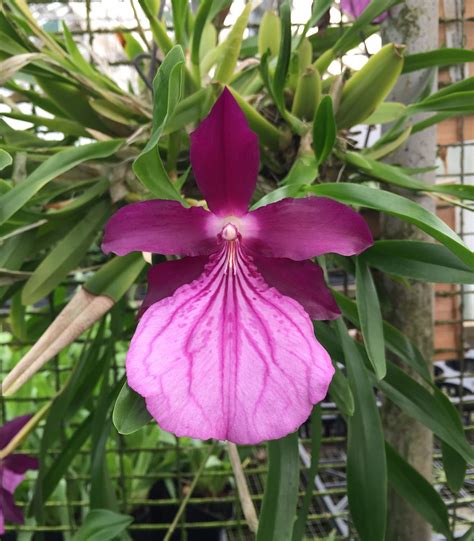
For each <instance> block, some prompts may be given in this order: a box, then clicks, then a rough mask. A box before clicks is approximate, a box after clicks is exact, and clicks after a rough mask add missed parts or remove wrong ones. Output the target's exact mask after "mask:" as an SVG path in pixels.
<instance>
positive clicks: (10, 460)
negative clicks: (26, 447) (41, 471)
mask: <svg viewBox="0 0 474 541" xmlns="http://www.w3.org/2000/svg"><path fill="white" fill-rule="evenodd" d="M3 464H4V466H5V468H8V469H9V470H11V471H13V472H15V473H25V472H26V470H37V469H38V468H39V462H38V459H36V458H34V457H32V456H30V455H25V454H23V453H15V454H13V455H8V456H7V457H5V458H4V459H3Z"/></svg>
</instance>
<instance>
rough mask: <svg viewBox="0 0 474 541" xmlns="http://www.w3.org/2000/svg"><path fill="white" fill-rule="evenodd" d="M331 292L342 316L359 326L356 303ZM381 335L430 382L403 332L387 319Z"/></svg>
mask: <svg viewBox="0 0 474 541" xmlns="http://www.w3.org/2000/svg"><path fill="white" fill-rule="evenodd" d="M332 293H333V295H334V297H335V299H336V301H337V304H338V306H339V308H340V309H341V311H342V314H343V315H344V317H345V318H346V319H348V320H349V321H350V322H351V323H352V324H353V325H355V326H356V327H358V328H360V321H359V314H358V312H357V305H356V303H355V302H354V301H351V300H350V299H349V298H348V297H346V296H345V295H342V294H341V293H339V292H337V291H334V290H333V291H332ZM383 335H384V340H385V344H386V346H387V348H388V349H389V350H390V351H392V352H393V353H394V354H395V355H397V356H398V357H399V358H400V359H401V360H402V361H404V362H405V363H406V364H407V365H408V366H410V367H411V368H413V369H414V370H415V371H416V372H417V373H418V374H419V375H420V376H421V377H422V378H423V379H424V380H425V381H426V382H428V383H429V384H431V373H430V371H429V370H428V365H427V363H426V361H425V359H424V358H423V355H422V354H421V353H420V351H419V350H418V348H417V347H416V346H414V345H413V344H412V343H411V342H410V340H409V339H408V338H407V337H406V336H405V335H404V334H403V333H401V332H400V331H399V330H398V329H396V328H395V327H394V326H393V325H391V324H390V323H388V322H387V321H384V322H383Z"/></svg>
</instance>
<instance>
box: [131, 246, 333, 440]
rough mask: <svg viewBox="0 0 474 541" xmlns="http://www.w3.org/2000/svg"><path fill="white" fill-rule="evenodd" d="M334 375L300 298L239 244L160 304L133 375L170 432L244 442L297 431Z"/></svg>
mask: <svg viewBox="0 0 474 541" xmlns="http://www.w3.org/2000/svg"><path fill="white" fill-rule="evenodd" d="M230 246H232V244H230ZM333 373H334V369H333V366H332V363H331V360H330V358H329V355H328V354H327V352H326V351H325V350H324V349H323V348H322V346H321V345H320V344H319V343H318V342H317V341H316V339H315V337H314V332H313V325H312V323H311V320H310V318H309V317H308V315H307V314H306V312H305V311H304V310H303V308H302V307H301V306H300V304H298V303H297V302H296V301H294V300H293V299H290V298H289V297H284V296H283V295H281V294H280V293H279V292H278V291H277V290H276V289H275V288H271V287H269V286H268V285H267V284H266V283H265V281H264V280H263V278H262V277H261V275H260V274H259V273H258V272H257V270H256V268H255V266H254V265H253V264H252V263H251V261H250V259H249V258H248V257H247V256H245V254H243V252H242V251H241V250H240V248H237V250H236V251H234V252H232V249H231V248H229V247H227V248H226V247H224V248H223V250H222V252H221V253H219V254H216V255H214V256H211V262H210V264H209V265H208V266H207V267H206V270H205V272H204V273H203V274H202V275H201V277H200V278H199V279H198V280H196V281H194V282H193V283H192V284H190V285H184V286H183V287H181V288H179V289H178V290H177V291H176V293H175V294H174V295H173V296H172V297H168V298H166V299H163V300H162V301H160V302H157V303H155V304H153V305H152V306H150V308H149V309H148V310H147V311H146V312H145V314H144V315H143V317H142V319H141V320H140V323H139V325H138V328H137V331H136V333H135V336H134V337H133V339H132V343H131V346H130V350H129V352H128V355H127V376H128V383H129V385H130V386H131V387H132V388H133V389H134V390H135V391H137V392H138V393H140V394H141V395H142V396H144V397H145V398H146V403H147V407H148V409H149V411H150V413H151V414H152V415H153V416H154V417H155V419H156V420H157V422H158V423H159V425H160V426H161V427H162V428H163V429H164V430H168V431H171V432H174V433H175V434H176V435H178V436H189V437H194V438H201V439H209V438H216V439H227V440H230V441H233V442H235V443H241V444H253V443H258V442H261V441H264V440H269V439H275V438H281V437H283V436H285V435H286V434H288V433H290V432H293V431H295V430H296V429H297V428H298V427H299V426H300V425H301V424H302V423H303V422H304V421H305V420H306V419H307V417H308V415H309V414H310V412H311V409H312V405H313V404H315V403H317V402H319V401H321V400H322V399H323V398H324V397H325V395H326V392H327V388H328V385H329V383H330V381H331V378H332V375H333Z"/></svg>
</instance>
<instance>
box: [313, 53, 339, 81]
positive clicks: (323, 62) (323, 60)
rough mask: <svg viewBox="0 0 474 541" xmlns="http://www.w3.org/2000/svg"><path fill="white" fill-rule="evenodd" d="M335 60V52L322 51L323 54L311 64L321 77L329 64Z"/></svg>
mask: <svg viewBox="0 0 474 541" xmlns="http://www.w3.org/2000/svg"><path fill="white" fill-rule="evenodd" d="M335 58H336V52H335V51H334V49H328V50H327V51H324V53H323V54H322V55H321V56H320V57H319V58H317V59H316V61H315V62H314V63H313V66H314V67H315V68H316V69H317V70H318V71H319V73H320V74H321V75H323V73H325V72H326V70H327V69H328V67H329V64H331V62H332V61H333V60H334V59H335Z"/></svg>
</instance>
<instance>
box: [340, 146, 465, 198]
mask: <svg viewBox="0 0 474 541" xmlns="http://www.w3.org/2000/svg"><path fill="white" fill-rule="evenodd" d="M361 157H363V159H364V161H361V160H360V158H361ZM345 158H346V160H347V162H348V163H350V164H352V165H354V166H355V167H357V168H358V169H361V170H362V171H364V172H365V173H367V174H368V175H370V176H371V177H373V178H376V179H378V180H382V181H383V182H387V183H388V184H393V185H395V186H400V187H401V188H407V189H409V190H415V191H423V192H433V193H442V194H446V195H452V196H454V197H458V198H459V199H471V200H473V199H474V186H470V185H467V184H426V183H425V182H423V181H421V180H418V179H417V178H414V177H412V176H411V175H408V174H407V173H405V172H404V171H402V170H401V168H400V167H397V166H396V165H390V164H388V163H382V162H378V161H376V160H375V159H373V158H372V157H371V156H368V155H366V154H364V155H361V154H360V153H355V152H347V153H346V154H345Z"/></svg>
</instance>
